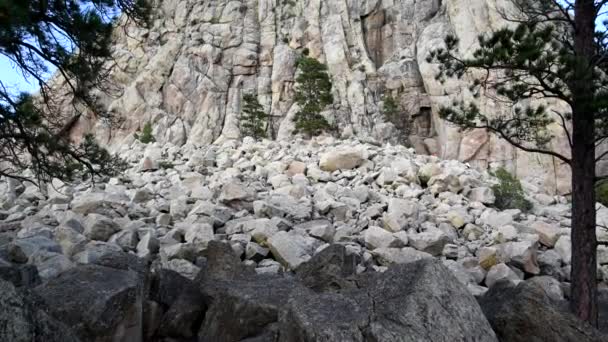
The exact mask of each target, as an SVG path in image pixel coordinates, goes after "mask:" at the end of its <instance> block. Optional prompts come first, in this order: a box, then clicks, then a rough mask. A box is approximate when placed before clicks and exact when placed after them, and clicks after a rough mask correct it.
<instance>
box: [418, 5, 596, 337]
mask: <svg viewBox="0 0 608 342" xmlns="http://www.w3.org/2000/svg"><path fill="white" fill-rule="evenodd" d="M511 1H512V3H513V5H514V7H513V8H515V9H517V10H518V11H517V13H513V12H510V13H504V12H503V15H504V17H505V18H507V19H508V20H510V21H512V22H513V26H511V27H510V28H504V29H500V30H498V31H496V32H494V33H492V34H490V35H487V36H482V37H480V38H479V48H478V49H477V50H476V51H475V52H474V53H473V55H472V57H471V58H462V57H460V54H459V52H458V40H457V39H455V38H454V37H450V36H448V37H447V38H446V40H445V44H446V47H445V48H442V49H438V50H435V51H432V52H431V54H430V55H429V58H428V61H429V62H433V61H434V62H438V63H439V65H440V71H439V74H438V75H437V76H438V79H440V80H445V79H446V78H447V77H462V76H464V75H465V74H467V75H469V76H470V77H474V76H473V75H474V74H471V73H468V71H471V70H472V71H482V72H481V73H477V75H483V76H480V77H478V78H475V79H474V80H473V82H472V85H471V91H473V92H474V93H475V94H478V95H480V94H484V92H488V91H489V93H490V95H491V96H493V97H495V98H496V99H497V100H498V101H501V102H503V103H511V104H512V108H513V110H512V111H511V112H510V113H506V114H496V113H493V114H491V113H484V112H482V111H481V110H480V108H479V106H477V105H476V104H475V101H470V102H467V103H465V102H459V103H455V105H454V107H445V108H442V109H441V111H440V115H441V116H442V117H443V118H444V119H446V120H447V121H449V122H452V123H454V124H456V125H458V126H461V127H462V128H464V129H474V128H485V129H487V130H489V131H491V132H494V133H496V134H498V136H500V137H501V138H503V139H504V140H506V141H507V142H509V143H510V144H512V145H513V146H515V147H517V148H519V149H522V150H524V151H527V152H533V153H541V154H545V155H549V156H552V157H553V158H554V159H555V160H556V161H558V162H561V163H564V164H566V165H568V166H570V168H571V170H572V274H571V278H572V289H571V297H570V304H571V305H570V306H571V309H572V311H573V312H574V313H575V314H576V315H577V316H578V317H579V318H581V319H582V320H585V321H588V322H590V323H591V324H593V325H597V322H598V320H597V319H598V308H597V281H596V279H597V278H596V272H597V271H596V267H597V266H596V258H597V257H596V248H597V237H596V213H595V192H594V188H595V184H596V182H597V181H599V180H601V178H602V177H598V176H597V175H596V174H595V170H596V168H595V165H596V162H597V161H598V160H600V159H602V158H603V157H605V156H606V153H598V155H596V146H598V145H600V144H602V143H604V142H605V141H606V139H607V138H608V115H606V113H608V77H607V75H608V63H607V62H606V58H605V56H606V55H607V54H608V39H607V38H608V32H607V31H606V28H605V27H604V26H600V25H596V22H598V19H599V16H601V15H603V13H605V11H606V7H608V6H606V4H607V3H608V2H607V1H595V0H576V1H574V0H564V1H557V0H511ZM485 94H487V93H485ZM535 99H541V100H542V99H558V100H561V101H562V102H563V103H565V104H567V105H568V107H569V110H568V111H567V112H563V113H562V112H559V111H557V110H552V114H553V116H551V115H549V113H548V111H547V109H546V108H545V107H543V106H534V105H531V104H530V103H531V102H530V100H535ZM532 103H534V102H532ZM553 122H557V124H559V125H560V126H561V127H562V128H563V130H564V135H565V136H566V137H567V140H568V143H569V146H570V153H569V154H562V153H560V152H558V151H556V150H552V149H550V148H549V145H548V142H549V141H550V140H551V138H552V137H551V134H550V132H549V131H548V128H547V127H548V125H549V124H550V123H553Z"/></svg>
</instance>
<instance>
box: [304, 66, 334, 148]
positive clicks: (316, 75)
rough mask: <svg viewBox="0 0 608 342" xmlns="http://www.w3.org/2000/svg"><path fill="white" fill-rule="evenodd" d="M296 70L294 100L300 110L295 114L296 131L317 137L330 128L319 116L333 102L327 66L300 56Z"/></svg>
mask: <svg viewBox="0 0 608 342" xmlns="http://www.w3.org/2000/svg"><path fill="white" fill-rule="evenodd" d="M298 70H299V72H300V73H299V75H298V76H297V78H296V94H295V100H296V103H297V104H298V105H299V106H300V110H299V111H298V112H297V113H296V129H297V130H298V131H301V132H304V133H305V134H306V135H308V136H313V135H319V134H321V133H322V132H323V131H325V130H328V129H330V128H331V127H330V125H329V123H328V122H327V120H326V119H325V118H324V117H323V116H322V115H321V112H322V111H323V110H324V109H325V107H327V106H328V105H330V104H332V103H333V101H334V98H333V96H332V94H331V88H332V84H331V80H330V78H329V75H328V74H327V66H326V65H325V64H322V63H320V62H319V61H317V60H316V59H314V58H311V57H308V56H302V57H301V58H300V59H299V60H298Z"/></svg>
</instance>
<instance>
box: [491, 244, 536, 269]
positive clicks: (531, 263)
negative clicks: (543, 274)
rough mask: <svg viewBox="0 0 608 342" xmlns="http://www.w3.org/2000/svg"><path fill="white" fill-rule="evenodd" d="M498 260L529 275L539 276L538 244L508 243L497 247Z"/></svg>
mask: <svg viewBox="0 0 608 342" xmlns="http://www.w3.org/2000/svg"><path fill="white" fill-rule="evenodd" d="M495 247H496V249H497V250H498V259H499V260H500V261H501V262H504V263H507V264H509V265H512V266H515V267H517V268H520V269H521V270H523V271H525V272H526V273H529V274H533V275H536V274H539V273H540V268H539V266H538V260H537V251H538V244H537V243H536V242H534V241H529V240H526V241H518V242H506V243H503V244H500V245H496V246H495Z"/></svg>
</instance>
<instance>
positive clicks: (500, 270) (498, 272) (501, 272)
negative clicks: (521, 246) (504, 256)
mask: <svg viewBox="0 0 608 342" xmlns="http://www.w3.org/2000/svg"><path fill="white" fill-rule="evenodd" d="M500 281H509V282H512V283H513V284H518V283H519V282H521V278H520V277H519V276H518V275H517V273H515V272H514V271H513V270H512V269H511V268H510V267H509V266H507V265H506V264H502V263H501V264H498V265H494V266H492V268H490V270H489V271H488V274H487V275H486V285H487V286H488V287H489V288H492V287H493V286H494V285H495V284H496V283H498V282H500Z"/></svg>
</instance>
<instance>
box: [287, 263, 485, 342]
mask: <svg viewBox="0 0 608 342" xmlns="http://www.w3.org/2000/svg"><path fill="white" fill-rule="evenodd" d="M426 298H438V299H439V298H441V300H438V301H434V302H432V303H429V301H427V300H426ZM380 303H381V304H380ZM378 304H380V305H378ZM279 325H280V331H281V338H282V339H283V338H284V339H285V340H289V341H292V340H294V341H295V340H306V341H320V340H326V341H368V340H374V341H399V340H402V339H403V337H404V336H407V337H408V338H409V339H411V340H429V341H444V340H445V341H448V340H450V341H460V340H463V341H464V340H468V339H471V340H475V341H496V336H495V335H494V332H493V331H492V329H491V328H490V326H489V324H488V323H487V321H486V319H485V318H484V316H483V314H482V312H481V309H480V308H479V306H478V305H477V303H476V302H475V299H474V298H473V296H471V295H470V294H469V293H468V292H467V290H466V288H465V287H463V286H462V285H460V284H459V283H458V281H457V280H456V279H455V278H454V277H453V276H452V275H451V274H450V272H449V271H448V270H446V269H445V267H443V266H441V265H440V264H439V263H437V262H436V261H432V260H421V261H418V262H414V263H410V264H407V265H400V266H396V267H393V268H390V269H389V270H388V271H387V272H384V273H381V274H376V275H375V276H370V277H368V278H367V279H365V280H364V281H362V284H361V285H360V289H359V290H354V291H349V292H346V291H343V292H339V293H319V294H313V293H310V292H306V291H299V290H298V291H293V292H292V293H291V295H290V300H289V301H288V302H287V305H286V308H285V310H283V311H281V314H280V318H279ZM311 327H314V328H312V329H311Z"/></svg>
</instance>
